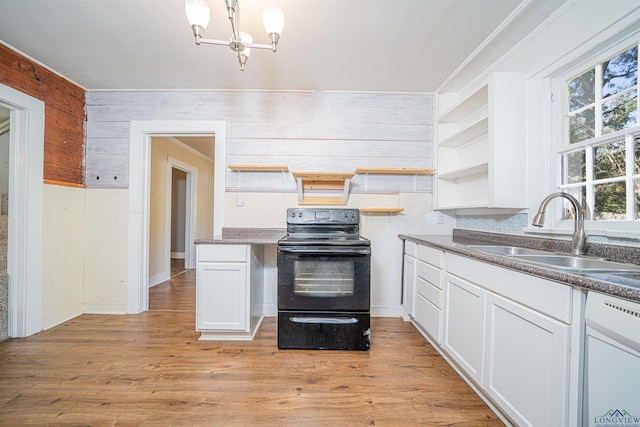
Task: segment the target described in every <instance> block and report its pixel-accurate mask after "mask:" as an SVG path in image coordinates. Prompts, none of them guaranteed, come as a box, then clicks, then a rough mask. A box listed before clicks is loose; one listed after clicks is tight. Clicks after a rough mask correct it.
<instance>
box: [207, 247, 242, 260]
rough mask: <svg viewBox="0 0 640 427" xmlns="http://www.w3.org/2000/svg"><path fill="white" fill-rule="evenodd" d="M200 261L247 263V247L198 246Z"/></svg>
mask: <svg viewBox="0 0 640 427" xmlns="http://www.w3.org/2000/svg"><path fill="white" fill-rule="evenodd" d="M197 248H198V261H219V262H247V261H248V253H249V251H248V250H247V245H197Z"/></svg>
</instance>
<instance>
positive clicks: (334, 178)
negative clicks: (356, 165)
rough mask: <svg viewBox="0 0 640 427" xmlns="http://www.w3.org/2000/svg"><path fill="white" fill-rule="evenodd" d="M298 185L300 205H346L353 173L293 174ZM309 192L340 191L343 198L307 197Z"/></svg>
mask: <svg viewBox="0 0 640 427" xmlns="http://www.w3.org/2000/svg"><path fill="white" fill-rule="evenodd" d="M291 174H292V175H293V178H294V179H295V180H296V183H297V185H298V204H301V205H346V204H347V199H348V198H349V185H350V183H351V178H352V177H353V175H354V173H353V172H291ZM307 190H340V191H342V198H340V197H327V196H324V197H323V196H306V195H305V192H306V191H307Z"/></svg>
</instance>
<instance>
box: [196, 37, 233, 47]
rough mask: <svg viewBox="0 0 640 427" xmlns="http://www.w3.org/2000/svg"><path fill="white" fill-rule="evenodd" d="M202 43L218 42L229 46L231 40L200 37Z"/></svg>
mask: <svg viewBox="0 0 640 427" xmlns="http://www.w3.org/2000/svg"><path fill="white" fill-rule="evenodd" d="M200 43H204V44H217V45H221V46H229V40H214V39H203V38H201V39H200Z"/></svg>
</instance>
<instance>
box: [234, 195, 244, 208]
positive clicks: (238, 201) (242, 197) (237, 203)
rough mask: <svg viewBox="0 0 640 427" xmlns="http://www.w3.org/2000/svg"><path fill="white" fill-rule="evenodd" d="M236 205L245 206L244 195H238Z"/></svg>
mask: <svg viewBox="0 0 640 427" xmlns="http://www.w3.org/2000/svg"><path fill="white" fill-rule="evenodd" d="M236 206H238V207H243V206H244V196H241V195H240V194H237V195H236Z"/></svg>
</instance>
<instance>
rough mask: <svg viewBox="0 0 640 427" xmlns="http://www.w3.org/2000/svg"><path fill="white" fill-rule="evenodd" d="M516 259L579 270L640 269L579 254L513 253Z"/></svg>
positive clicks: (637, 266) (613, 270)
mask: <svg viewBox="0 0 640 427" xmlns="http://www.w3.org/2000/svg"><path fill="white" fill-rule="evenodd" d="M512 257H513V258H514V259H517V260H519V261H524V262H528V263H532V264H542V265H546V266H550V267H555V268H560V269H563V270H579V271H604V272H606V271H611V272H621V273H622V272H628V271H640V266H639V265H635V264H626V263H621V262H614V261H605V260H603V259H598V258H590V257H584V256H577V255H562V254H548V255H512Z"/></svg>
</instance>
